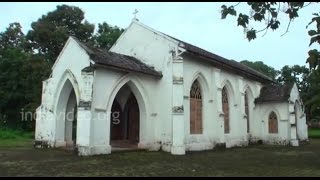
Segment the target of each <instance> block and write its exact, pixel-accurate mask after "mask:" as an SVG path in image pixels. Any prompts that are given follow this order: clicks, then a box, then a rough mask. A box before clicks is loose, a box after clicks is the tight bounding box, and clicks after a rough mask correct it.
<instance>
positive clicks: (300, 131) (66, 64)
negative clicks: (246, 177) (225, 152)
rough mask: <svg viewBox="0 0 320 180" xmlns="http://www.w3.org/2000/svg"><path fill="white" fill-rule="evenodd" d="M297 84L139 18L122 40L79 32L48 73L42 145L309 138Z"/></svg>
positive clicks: (180, 150)
mask: <svg viewBox="0 0 320 180" xmlns="http://www.w3.org/2000/svg"><path fill="white" fill-rule="evenodd" d="M307 139H308V134H307V124H306V118H305V114H304V108H303V103H302V101H301V99H300V96H299V91H298V89H297V86H296V84H291V85H282V86H281V85H277V84H275V82H273V81H272V79H271V78H269V77H267V76H265V75H263V74H261V73H259V72H257V71H255V70H253V69H251V68H249V67H247V66H245V65H242V64H240V63H239V62H236V61H233V60H228V59H225V58H223V57H221V56H218V55H216V54H214V53H211V52H208V51H206V50H204V49H201V48H199V47H196V46H194V45H191V44H189V43H186V42H183V41H181V40H178V39H176V38H173V37H171V36H168V35H166V34H164V33H161V32H158V31H156V30H154V29H152V28H150V27H147V26H146V25H143V24H142V23H140V22H138V21H137V20H133V21H132V23H131V24H130V25H129V27H128V28H126V30H125V31H124V32H123V33H122V35H121V36H120V37H119V39H118V40H117V42H116V43H115V44H114V45H113V46H112V48H111V49H110V50H109V51H107V50H101V49H97V48H93V47H90V46H88V45H86V44H84V43H82V42H79V41H78V40H77V39H76V38H74V37H70V38H69V39H68V41H67V42H66V44H65V46H64V48H63V50H62V51H61V53H60V55H59V57H58V58H57V60H56V62H55V64H54V65H53V67H52V74H51V75H50V77H49V78H48V79H47V80H45V81H44V82H43V91H42V102H41V105H40V106H39V107H38V109H37V118H36V135H35V143H36V144H42V145H43V144H46V146H48V147H75V148H76V149H77V152H78V154H79V155H82V156H86V155H96V154H110V153H111V152H112V150H113V149H116V148H137V149H146V150H150V151H158V150H162V151H166V152H170V153H172V154H175V155H183V154H185V153H186V152H187V151H201V150H210V149H213V148H214V147H215V146H221V145H223V146H225V147H226V148H230V147H234V146H247V145H249V144H251V143H258V142H259V143H268V144H283V145H292V146H298V145H299V143H300V142H301V141H304V140H307Z"/></svg>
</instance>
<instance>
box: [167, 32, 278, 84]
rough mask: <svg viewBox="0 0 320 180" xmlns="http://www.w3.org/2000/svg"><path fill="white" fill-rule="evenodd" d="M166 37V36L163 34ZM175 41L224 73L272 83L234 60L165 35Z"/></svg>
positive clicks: (269, 79)
mask: <svg viewBox="0 0 320 180" xmlns="http://www.w3.org/2000/svg"><path fill="white" fill-rule="evenodd" d="M162 34H164V33H162ZM165 35H166V34H165ZM166 36H168V37H170V38H172V39H174V40H176V41H178V42H179V43H180V44H181V47H182V48H184V49H186V50H187V52H189V53H191V54H193V55H196V56H200V57H202V58H203V59H206V60H208V61H209V62H211V63H212V64H213V65H215V66H217V67H219V68H222V69H224V70H226V71H229V72H232V73H236V74H239V75H242V76H245V77H247V78H250V79H253V80H257V81H259V82H263V83H273V82H274V81H273V80H272V78H270V77H268V76H266V75H264V74H262V73H260V72H258V71H256V70H254V69H252V68H250V67H248V66H246V65H243V64H241V63H239V62H237V61H234V60H228V59H226V58H224V57H221V56H219V55H216V54H214V53H212V52H209V51H206V50H204V49H201V48H199V47H197V46H194V45H192V44H189V43H186V42H184V41H181V40H179V39H177V38H174V37H171V36H169V35H166Z"/></svg>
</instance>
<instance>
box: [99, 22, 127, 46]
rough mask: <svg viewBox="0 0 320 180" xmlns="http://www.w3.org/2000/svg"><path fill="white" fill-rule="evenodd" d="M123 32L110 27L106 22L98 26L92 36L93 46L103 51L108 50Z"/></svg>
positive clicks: (115, 27) (117, 28) (120, 29)
mask: <svg viewBox="0 0 320 180" xmlns="http://www.w3.org/2000/svg"><path fill="white" fill-rule="evenodd" d="M123 31H124V29H122V28H119V27H117V26H114V27H113V26H110V25H109V24H108V23H106V22H103V23H102V24H98V32H97V34H95V35H94V40H95V46H96V47H99V48H103V49H110V48H111V46H112V45H113V44H114V43H115V42H116V41H117V39H118V37H119V36H120V35H121V34H122V33H123Z"/></svg>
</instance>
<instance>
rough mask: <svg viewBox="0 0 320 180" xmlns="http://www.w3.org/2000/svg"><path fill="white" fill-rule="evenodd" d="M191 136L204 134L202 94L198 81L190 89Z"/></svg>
mask: <svg viewBox="0 0 320 180" xmlns="http://www.w3.org/2000/svg"><path fill="white" fill-rule="evenodd" d="M190 134H202V93H201V87H200V83H199V81H198V80H195V81H194V82H193V84H192V86H191V89H190Z"/></svg>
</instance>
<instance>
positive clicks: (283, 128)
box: [257, 102, 290, 144]
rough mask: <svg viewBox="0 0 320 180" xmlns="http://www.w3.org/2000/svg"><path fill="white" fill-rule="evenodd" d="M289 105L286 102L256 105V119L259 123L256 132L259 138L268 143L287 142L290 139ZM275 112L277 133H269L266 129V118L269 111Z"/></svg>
mask: <svg viewBox="0 0 320 180" xmlns="http://www.w3.org/2000/svg"><path fill="white" fill-rule="evenodd" d="M288 108H289V106H288V102H274V103H272V102H271V103H263V104H258V105H257V110H258V111H257V115H260V116H259V117H257V121H258V122H260V123H261V126H260V128H259V129H260V133H259V134H257V135H258V137H259V138H260V139H262V140H263V141H264V142H266V143H270V144H288V143H289V141H290V126H289V123H290V122H289V109H288ZM272 111H273V112H275V113H276V115H277V120H278V133H276V134H270V133H269V129H268V120H269V115H270V113H271V112H272Z"/></svg>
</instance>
